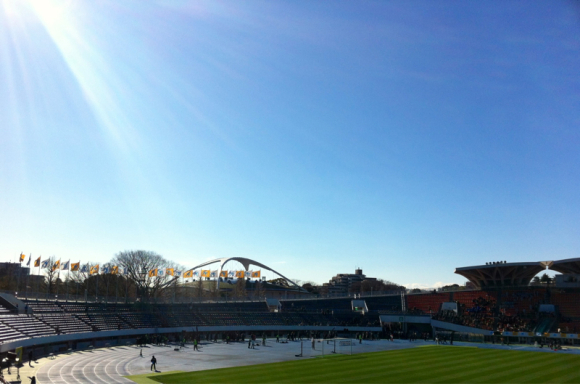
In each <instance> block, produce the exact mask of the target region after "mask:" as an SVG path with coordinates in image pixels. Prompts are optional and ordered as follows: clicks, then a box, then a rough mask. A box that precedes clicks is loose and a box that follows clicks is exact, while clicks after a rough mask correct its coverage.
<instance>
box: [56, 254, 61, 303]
mask: <svg viewBox="0 0 580 384" xmlns="http://www.w3.org/2000/svg"><path fill="white" fill-rule="evenodd" d="M59 261H60V260H59ZM59 280H60V263H58V273H57V274H56V281H55V284H56V296H55V297H56V300H57V301H58V281H59Z"/></svg>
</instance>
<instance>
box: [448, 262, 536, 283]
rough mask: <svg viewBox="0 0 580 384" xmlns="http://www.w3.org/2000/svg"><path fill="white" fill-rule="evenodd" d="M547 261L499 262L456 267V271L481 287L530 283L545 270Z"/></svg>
mask: <svg viewBox="0 0 580 384" xmlns="http://www.w3.org/2000/svg"><path fill="white" fill-rule="evenodd" d="M546 267H547V265H546V263H545V262H541V261H538V262H532V263H497V264H488V265H479V266H475V267H464V268H456V269H455V273H457V274H459V275H461V276H464V277H465V278H467V279H468V280H469V281H471V282H472V283H473V284H475V285H476V286H478V287H480V288H487V287H504V286H521V285H528V284H530V281H531V280H532V278H533V277H534V276H536V275H537V274H538V273H539V272H541V271H543V270H545V269H546Z"/></svg>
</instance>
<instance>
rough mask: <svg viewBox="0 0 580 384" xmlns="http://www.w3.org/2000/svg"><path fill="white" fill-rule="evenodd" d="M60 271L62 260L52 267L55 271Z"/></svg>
mask: <svg viewBox="0 0 580 384" xmlns="http://www.w3.org/2000/svg"><path fill="white" fill-rule="evenodd" d="M59 269H60V259H58V261H57V262H56V263H54V265H53V266H52V270H53V271H57V270H59Z"/></svg>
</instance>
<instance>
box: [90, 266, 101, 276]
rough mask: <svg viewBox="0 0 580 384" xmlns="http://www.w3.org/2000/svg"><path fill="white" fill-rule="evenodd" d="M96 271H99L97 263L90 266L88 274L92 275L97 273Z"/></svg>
mask: <svg viewBox="0 0 580 384" xmlns="http://www.w3.org/2000/svg"><path fill="white" fill-rule="evenodd" d="M98 273H99V264H97V265H93V266H92V267H91V271H90V274H91V275H94V274H98Z"/></svg>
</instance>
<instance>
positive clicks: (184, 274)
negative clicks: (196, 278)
mask: <svg viewBox="0 0 580 384" xmlns="http://www.w3.org/2000/svg"><path fill="white" fill-rule="evenodd" d="M188 277H193V269H192V270H189V271H185V272H183V278H185V279H187V278H188Z"/></svg>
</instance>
